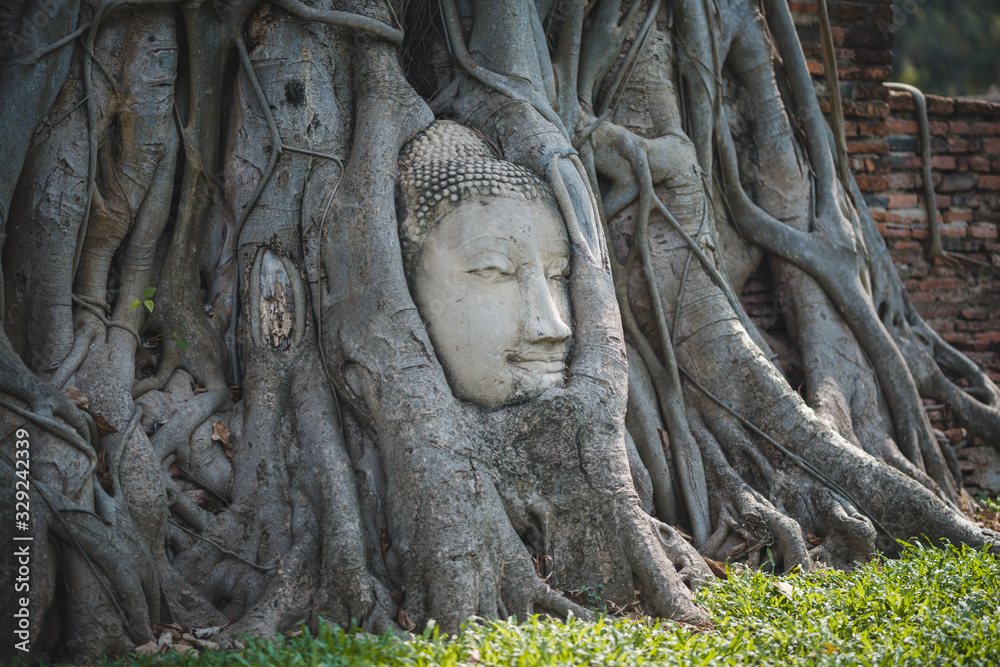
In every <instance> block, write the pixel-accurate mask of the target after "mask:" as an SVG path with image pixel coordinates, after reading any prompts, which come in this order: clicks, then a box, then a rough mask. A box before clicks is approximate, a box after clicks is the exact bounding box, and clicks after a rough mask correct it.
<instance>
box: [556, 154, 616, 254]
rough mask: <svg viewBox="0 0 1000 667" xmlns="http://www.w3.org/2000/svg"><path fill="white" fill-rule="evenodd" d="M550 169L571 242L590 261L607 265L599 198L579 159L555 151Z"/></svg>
mask: <svg viewBox="0 0 1000 667" xmlns="http://www.w3.org/2000/svg"><path fill="white" fill-rule="evenodd" d="M548 171H549V181H550V182H551V183H552V189H553V191H554V192H555V196H556V201H557V202H558V203H559V210H560V212H561V213H562V214H563V218H564V219H565V220H566V229H567V231H568V232H569V239H570V241H571V242H572V243H573V244H575V245H577V246H579V248H580V249H581V250H582V251H583V253H584V254H585V255H586V256H587V257H588V259H589V260H590V261H591V262H593V263H594V264H596V265H598V266H601V267H604V268H608V266H609V264H608V257H607V248H606V245H605V243H604V234H603V231H602V229H601V221H600V217H599V214H598V209H597V200H596V199H595V198H594V193H593V192H591V190H590V185H589V181H588V179H587V177H586V171H585V170H584V167H583V163H581V162H580V158H578V157H577V156H576V155H569V156H565V155H559V154H558V153H556V154H553V155H552V162H551V163H550V164H549V170H548Z"/></svg>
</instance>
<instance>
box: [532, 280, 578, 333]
mask: <svg viewBox="0 0 1000 667" xmlns="http://www.w3.org/2000/svg"><path fill="white" fill-rule="evenodd" d="M522 280H523V285H522V291H523V294H522V304H523V306H522V332H523V336H524V338H525V340H526V341H527V342H530V343H546V342H551V343H561V342H563V341H565V340H568V339H569V337H570V336H571V335H572V334H573V330H572V329H570V327H569V325H568V324H567V323H566V321H565V320H564V319H563V316H562V314H561V313H560V312H559V305H558V304H557V302H556V298H555V295H553V293H552V283H551V282H550V281H549V280H548V279H547V278H546V277H545V272H544V271H542V270H541V269H539V268H531V269H527V270H526V271H525V272H524V274H523V278H522Z"/></svg>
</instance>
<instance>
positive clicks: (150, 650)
mask: <svg viewBox="0 0 1000 667" xmlns="http://www.w3.org/2000/svg"><path fill="white" fill-rule="evenodd" d="M135 652H136V653H138V654H139V655H156V654H157V653H159V652H160V645H159V644H157V643H156V642H147V643H145V644H143V645H142V646H139V647H137V648H136V649H135Z"/></svg>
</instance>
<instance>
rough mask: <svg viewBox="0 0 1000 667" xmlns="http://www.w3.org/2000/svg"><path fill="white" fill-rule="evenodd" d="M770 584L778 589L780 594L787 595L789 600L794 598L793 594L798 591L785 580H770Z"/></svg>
mask: <svg viewBox="0 0 1000 667" xmlns="http://www.w3.org/2000/svg"><path fill="white" fill-rule="evenodd" d="M771 585H772V586H774V587H775V588H776V589H778V591H780V592H781V594H782V595H784V596H785V597H787V598H788V599H789V600H791V599H792V598H794V597H795V594H796V593H798V592H799V591H798V589H797V588H795V586H792V585H791V584H790V583H788V582H787V581H772V582H771Z"/></svg>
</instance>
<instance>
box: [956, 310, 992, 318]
mask: <svg viewBox="0 0 1000 667" xmlns="http://www.w3.org/2000/svg"><path fill="white" fill-rule="evenodd" d="M958 315H959V317H961V318H962V319H963V320H988V319H990V311H989V310H987V309H986V308H962V309H961V310H960V311H958Z"/></svg>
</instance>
